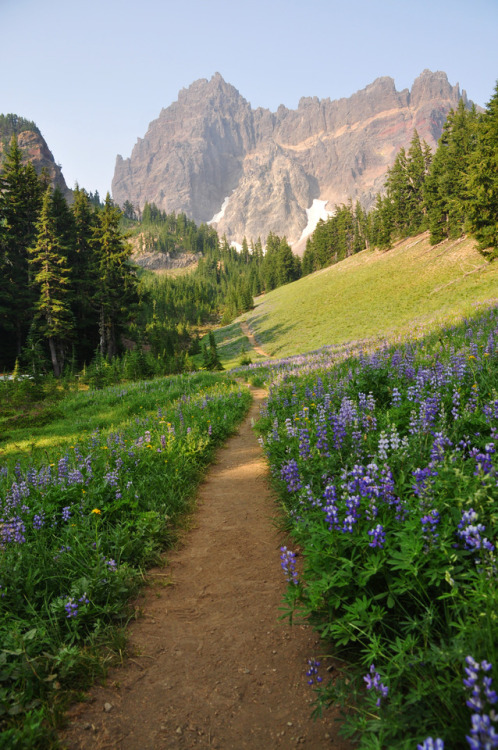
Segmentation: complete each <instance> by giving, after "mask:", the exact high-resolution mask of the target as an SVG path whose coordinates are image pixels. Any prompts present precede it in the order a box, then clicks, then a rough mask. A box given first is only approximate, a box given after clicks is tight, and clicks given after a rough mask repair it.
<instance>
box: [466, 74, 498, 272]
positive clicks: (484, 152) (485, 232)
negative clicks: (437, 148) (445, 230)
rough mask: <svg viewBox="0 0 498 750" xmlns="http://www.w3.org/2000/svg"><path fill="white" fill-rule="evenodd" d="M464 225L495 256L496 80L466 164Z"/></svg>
mask: <svg viewBox="0 0 498 750" xmlns="http://www.w3.org/2000/svg"><path fill="white" fill-rule="evenodd" d="M469 167H470V168H469V177H468V182H467V187H468V190H469V194H470V201H469V217H468V224H469V228H470V231H471V232H472V234H473V235H474V237H475V238H476V239H477V241H478V247H479V249H480V250H481V252H482V253H483V254H485V255H487V256H488V257H490V258H496V257H498V82H497V84H496V86H495V91H494V94H493V96H492V97H491V100H490V101H489V102H488V104H487V106H486V111H485V113H484V114H483V115H482V116H481V118H480V121H479V125H478V129H477V143H476V148H475V151H474V152H473V154H472V157H471V159H470V165H469Z"/></svg>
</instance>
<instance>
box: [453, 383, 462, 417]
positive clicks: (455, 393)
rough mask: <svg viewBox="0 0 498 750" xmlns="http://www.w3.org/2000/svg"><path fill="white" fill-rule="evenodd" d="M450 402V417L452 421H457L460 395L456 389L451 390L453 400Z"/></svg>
mask: <svg viewBox="0 0 498 750" xmlns="http://www.w3.org/2000/svg"><path fill="white" fill-rule="evenodd" d="M452 401H453V408H452V410H451V413H452V415H453V419H454V420H457V419H458V417H459V416H460V412H459V407H460V394H459V392H458V390H457V389H456V388H455V389H454V390H453V398H452Z"/></svg>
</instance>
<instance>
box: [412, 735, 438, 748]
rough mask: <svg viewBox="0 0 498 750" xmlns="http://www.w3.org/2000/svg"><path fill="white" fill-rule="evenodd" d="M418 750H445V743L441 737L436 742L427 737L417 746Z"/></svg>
mask: <svg viewBox="0 0 498 750" xmlns="http://www.w3.org/2000/svg"><path fill="white" fill-rule="evenodd" d="M417 750H444V742H443V740H441V739H440V738H439V737H437V738H436V739H435V740H433V739H432V737H427V739H425V740H424V741H423V743H422V744H421V745H417Z"/></svg>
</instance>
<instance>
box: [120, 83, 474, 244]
mask: <svg viewBox="0 0 498 750" xmlns="http://www.w3.org/2000/svg"><path fill="white" fill-rule="evenodd" d="M460 98H463V99H464V101H465V102H466V103H467V97H466V94H465V92H460V89H459V87H458V85H456V86H452V85H450V83H449V82H448V78H447V76H446V74H445V73H442V72H436V73H433V72H431V71H429V70H425V71H424V72H423V73H422V74H421V75H420V76H419V77H418V78H417V79H416V80H415V82H414V83H413V86H412V88H411V91H409V90H408V89H404V90H403V91H400V92H398V91H396V88H395V85H394V81H393V79H392V78H388V77H385V78H378V79H377V80H375V81H374V82H373V83H371V84H370V85H369V86H367V87H366V88H365V89H362V90H361V91H358V92H357V93H356V94H353V96H351V97H349V98H348V99H339V100H336V101H331V100H330V99H322V100H320V99H318V98H316V97H311V98H303V99H301V100H300V102H299V105H298V108H297V109H296V110H289V109H287V108H286V107H284V106H280V107H279V108H278V110H277V112H275V113H272V112H270V111H269V110H266V109H262V108H259V109H256V110H254V109H252V107H251V105H250V104H249V103H248V102H247V101H246V100H245V99H244V98H243V97H242V96H241V95H240V94H239V92H238V91H237V90H236V89H235V88H234V87H233V86H231V85H230V84H228V83H226V82H225V81H224V80H223V78H222V76H221V75H220V74H219V73H216V74H215V75H214V76H213V77H212V78H211V80H210V81H208V80H205V79H202V80H199V81H196V82H195V83H193V84H192V85H191V86H190V87H189V88H188V89H183V90H182V91H181V92H180V93H179V95H178V101H176V102H174V103H173V104H172V105H171V106H169V107H167V108H166V109H163V110H162V111H161V113H160V115H159V117H158V118H157V120H154V121H153V122H151V124H150V126H149V129H148V131H147V133H146V134H145V136H144V138H143V139H142V138H139V139H138V141H137V144H136V145H135V147H134V148H133V151H132V154H131V157H130V158H128V159H123V158H122V157H121V156H118V157H117V160H116V168H115V173H114V179H113V182H112V193H113V197H114V199H115V200H116V201H117V202H118V203H119V204H121V205H122V204H123V203H124V202H125V201H126V200H129V201H131V202H132V203H133V204H134V205H135V206H137V207H141V208H142V207H143V205H144V203H145V201H148V202H149V203H152V202H153V203H155V204H156V205H157V206H158V207H160V208H161V209H163V210H165V211H167V212H168V213H169V212H173V211H175V212H179V211H184V212H185V213H186V214H187V215H188V216H189V217H191V218H193V219H194V220H195V221H196V222H198V223H200V222H210V221H212V222H213V224H214V226H215V227H216V229H217V230H218V232H219V233H221V234H223V233H225V234H226V235H227V238H228V239H229V240H230V241H235V242H241V241H242V238H243V237H244V236H245V237H247V238H248V239H251V238H252V239H257V237H259V236H260V237H262V238H263V239H264V238H266V236H267V234H268V232H269V231H273V232H276V233H277V234H279V235H286V236H287V238H288V239H289V241H290V242H293V243H297V242H298V241H299V239H300V237H301V236H302V235H303V230H304V232H306V231H309V230H310V228H311V226H312V222H311V223H310V222H308V218H310V219H311V217H312V216H315V219H316V216H318V213H317V211H316V210H312V211H311V212H310V211H309V209H310V208H312V207H313V208H314V209H318V208H321V209H322V211H324V210H325V208H326V209H328V210H332V209H333V207H334V205H336V204H340V203H343V202H345V201H347V200H348V199H349V198H352V199H353V201H356V200H359V201H360V202H361V203H362V204H363V206H364V207H365V208H368V207H369V206H371V205H372V203H373V201H374V198H375V194H376V193H377V192H378V191H379V190H381V188H382V186H383V182H384V178H385V174H386V171H387V169H388V167H389V166H390V165H391V164H392V163H393V161H394V158H395V156H396V153H397V152H398V150H399V149H400V147H401V146H405V147H408V145H409V143H410V140H411V138H412V136H413V131H414V129H416V130H417V131H418V133H419V135H420V137H421V138H422V139H424V140H426V141H427V143H428V144H429V145H430V146H431V147H432V148H433V149H434V148H435V146H436V143H437V140H438V138H439V136H440V135H441V130H442V126H443V123H444V121H445V119H446V115H447V113H448V111H449V109H450V108H455V107H456V106H457V104H458V101H459V99H460Z"/></svg>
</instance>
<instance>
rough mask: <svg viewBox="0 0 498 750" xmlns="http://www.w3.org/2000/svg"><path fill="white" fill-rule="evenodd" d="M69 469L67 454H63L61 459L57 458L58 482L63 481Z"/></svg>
mask: <svg viewBox="0 0 498 750" xmlns="http://www.w3.org/2000/svg"><path fill="white" fill-rule="evenodd" d="M68 469H69V456H67V455H66V456H63V457H62V458H61V459H59V463H58V464H57V476H58V479H59V482H64V480H65V479H66V477H67V472H68Z"/></svg>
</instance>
